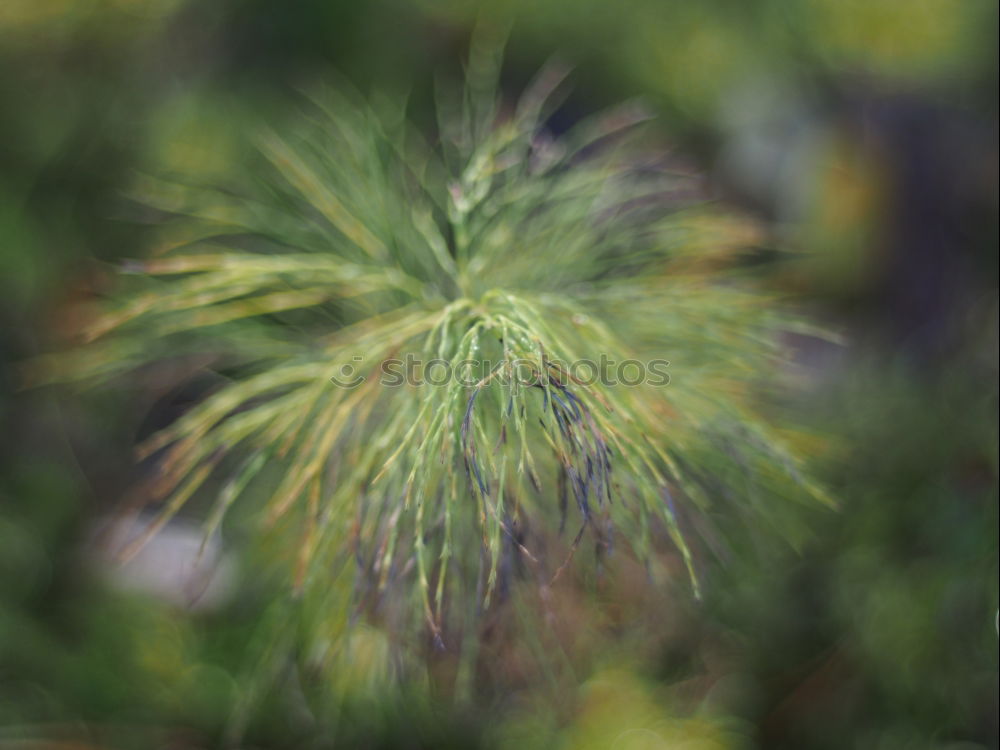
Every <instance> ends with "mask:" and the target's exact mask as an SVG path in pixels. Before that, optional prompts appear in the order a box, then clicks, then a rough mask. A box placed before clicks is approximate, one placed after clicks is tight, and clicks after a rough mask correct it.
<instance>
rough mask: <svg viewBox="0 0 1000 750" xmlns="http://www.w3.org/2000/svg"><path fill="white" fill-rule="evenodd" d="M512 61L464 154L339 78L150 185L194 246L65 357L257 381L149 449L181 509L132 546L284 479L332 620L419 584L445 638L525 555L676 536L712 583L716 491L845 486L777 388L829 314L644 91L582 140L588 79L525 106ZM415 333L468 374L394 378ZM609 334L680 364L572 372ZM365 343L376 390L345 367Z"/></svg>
mask: <svg viewBox="0 0 1000 750" xmlns="http://www.w3.org/2000/svg"><path fill="white" fill-rule="evenodd" d="M498 65H499V62H498V56H497V55H496V54H494V53H486V52H483V51H480V52H478V53H477V54H476V55H474V56H473V59H472V62H471V63H470V68H469V81H468V86H467V88H466V90H465V93H464V96H463V98H462V99H461V100H460V101H457V102H453V103H451V104H450V105H449V104H448V103H444V104H442V111H443V115H442V117H441V135H440V143H439V144H438V146H436V147H432V146H430V145H428V144H427V143H425V142H424V141H422V140H421V139H420V137H419V134H418V133H417V131H416V129H414V128H412V127H410V126H408V125H406V124H405V122H404V120H403V118H402V117H401V116H384V115H383V116H376V114H375V113H374V111H373V110H372V108H371V107H369V106H368V105H367V104H365V103H363V102H358V101H356V100H355V99H353V98H352V97H350V96H347V95H345V94H343V93H336V92H333V91H330V90H320V91H316V92H314V93H313V94H312V95H311V96H310V98H309V100H308V101H307V102H306V103H305V104H304V105H303V109H302V112H301V114H300V116H299V117H298V118H297V119H294V120H293V121H292V124H291V125H288V126H285V127H283V128H280V130H281V132H282V134H281V135H279V134H278V133H277V132H274V131H270V130H268V131H265V132H263V133H262V134H261V135H260V136H259V138H258V140H257V145H258V146H259V152H260V154H261V155H262V157H263V161H255V162H252V163H250V164H249V166H248V167H247V168H246V169H243V170H241V169H238V168H236V167H234V174H233V177H232V179H230V180H227V182H226V184H224V185H222V186H218V185H215V186H206V185H198V184H191V181H190V180H188V181H187V182H186V183H185V182H182V181H181V180H180V179H174V180H172V181H171V180H165V179H145V180H143V181H142V184H141V186H140V189H139V197H140V199H141V200H142V201H143V202H144V203H145V204H147V205H150V206H153V207H155V208H157V209H159V210H161V211H163V212H164V214H165V222H164V227H165V230H164V231H165V232H166V233H167V235H168V236H169V241H167V242H166V243H165V244H164V247H163V248H161V251H160V253H159V254H158V255H156V256H154V257H153V258H152V259H149V260H146V261H144V262H141V263H136V264H133V265H130V266H129V267H128V268H127V269H125V270H126V271H127V272H128V274H130V276H129V279H130V281H131V285H132V287H133V288H131V289H129V290H128V291H127V293H126V294H125V295H124V299H123V300H121V301H119V302H118V303H117V304H115V305H114V306H113V309H112V310H110V311H108V312H106V313H105V314H103V315H102V316H101V317H99V318H98V319H96V320H95V321H93V322H91V323H90V324H89V325H87V326H86V328H85V330H84V333H83V336H84V338H85V344H84V345H83V346H82V347H80V348H79V349H78V350H76V351H75V352H72V353H71V354H70V355H68V356H61V358H60V359H59V363H60V365H59V367H60V372H61V373H63V374H66V373H68V374H69V375H70V376H72V377H73V378H75V379H78V380H82V381H90V382H94V383H99V382H107V381H108V380H109V379H113V378H115V377H119V376H120V375H122V374H123V373H125V372H129V371H132V370H134V369H136V368H137V367H139V366H142V365H147V364H150V363H157V362H162V361H165V360H170V359H174V358H176V357H178V356H181V355H184V354H191V353H207V354H209V355H211V356H212V357H213V358H214V359H213V366H217V367H220V368H221V367H225V368H226V372H227V373H228V374H229V376H230V377H231V381H230V382H229V383H228V384H226V385H225V386H224V387H221V388H219V389H218V390H217V391H215V392H213V393H211V394H210V395H208V396H207V397H206V398H204V400H202V401H201V402H200V403H199V404H197V405H196V406H194V407H193V408H192V409H190V410H189V411H188V412H187V413H185V414H184V415H183V416H181V417H180V418H178V419H177V420H176V421H175V422H174V423H173V424H171V425H170V426H168V427H167V428H165V429H164V430H162V431H161V432H159V433H157V434H156V435H154V436H153V437H152V438H150V439H149V440H147V441H146V442H144V443H143V444H142V445H141V446H140V449H139V450H140V454H141V455H142V456H151V455H154V454H155V455H157V456H159V459H158V472H157V475H156V476H155V477H154V479H153V480H152V481H150V483H149V485H148V486H146V487H144V488H143V489H142V490H141V491H140V492H139V493H138V494H139V495H140V496H141V497H142V498H143V500H144V501H145V502H160V503H161V506H160V509H159V513H158V516H157V517H156V520H155V521H153V522H152V524H151V525H150V527H149V528H148V530H147V532H146V533H145V534H144V535H143V536H142V537H141V538H140V539H137V540H135V541H134V542H133V544H132V545H131V546H130V548H129V549H128V550H126V551H125V554H126V555H128V554H130V553H131V552H134V551H135V550H136V549H137V548H138V547H139V546H141V544H142V543H143V541H144V540H145V539H147V538H148V537H149V536H150V535H151V534H154V533H155V532H156V531H157V530H158V529H159V528H161V527H162V526H163V525H164V524H165V523H167V522H168V521H169V519H170V518H171V517H172V516H173V515H174V514H176V513H177V512H178V511H179V510H180V509H181V508H182V507H183V506H184V505H185V503H186V502H188V500H189V499H190V498H192V496H194V495H195V493H198V492H203V493H206V494H212V495H215V497H216V499H215V501H214V508H213V510H212V511H211V513H210V514H209V516H208V519H207V521H206V527H207V528H206V534H207V535H210V534H212V533H213V532H214V531H215V530H216V529H217V528H218V527H219V525H220V524H221V523H222V521H223V518H224V516H225V514H226V512H227V510H228V509H229V508H230V506H231V504H232V503H234V502H235V501H236V500H237V499H238V498H239V497H240V496H241V494H242V493H244V491H246V490H247V488H248V487H255V488H258V492H257V494H258V495H263V496H264V497H266V498H267V499H266V502H265V504H264V507H263V508H262V509H261V512H262V514H263V517H264V520H265V523H266V524H269V525H271V526H274V527H275V533H276V535H277V538H279V539H282V540H285V542H284V543H285V544H287V545H288V546H289V547H295V552H294V555H295V557H296V563H295V564H294V566H293V567H294V568H295V571H296V572H295V573H294V578H295V586H296V587H297V588H298V589H299V590H300V591H301V592H302V594H303V597H304V600H305V601H308V602H310V606H311V607H312V608H313V610H314V611H316V612H318V613H320V617H321V618H333V619H337V620H338V622H341V623H343V622H346V621H347V619H348V618H349V616H350V614H351V613H352V612H353V611H356V609H357V608H358V607H359V606H362V605H366V604H367V605H371V604H372V603H373V602H380V601H385V600H386V599H385V595H386V592H387V591H392V593H393V597H392V606H393V607H395V610H394V611H396V612H398V614H399V617H400V618H401V620H402V621H404V622H408V623H411V624H413V623H414V622H420V621H422V622H423V623H424V624H425V625H426V628H427V631H428V632H429V633H431V634H432V635H433V636H434V638H435V640H436V641H437V642H438V643H439V644H444V643H445V642H446V641H447V634H448V632H449V631H450V630H456V629H462V628H467V627H468V624H469V622H470V621H471V620H470V619H469V618H468V617H465V616H464V615H462V614H461V613H464V612H467V611H468V609H469V607H473V608H475V607H479V606H482V605H484V604H488V603H489V602H490V601H491V600H492V599H495V596H496V592H497V589H498V587H499V586H501V585H502V584H503V582H504V580H505V579H506V576H507V573H506V572H505V571H507V570H509V568H510V564H511V562H512V561H514V560H516V561H517V563H518V565H520V566H521V567H522V569H523V571H524V574H525V575H526V576H527V577H529V578H533V579H534V580H536V581H537V582H538V584H539V585H541V586H550V585H552V584H553V582H554V581H556V580H557V579H558V578H559V576H560V574H561V573H562V571H563V570H564V569H565V567H566V565H567V564H568V563H569V560H570V558H571V557H572V556H573V552H574V551H575V550H576V549H577V547H578V545H580V544H581V543H582V542H583V540H584V539H585V538H586V537H587V535H588V532H589V534H590V536H591V538H592V539H593V541H594V543H595V546H596V549H597V551H598V553H599V554H602V555H603V554H604V553H606V552H607V550H608V549H609V548H610V547H611V546H612V543H613V541H614V539H615V538H616V537H621V538H623V539H625V540H627V542H628V546H629V547H630V548H631V550H632V551H633V553H634V554H635V555H637V556H638V557H639V558H640V559H642V560H647V561H650V562H651V564H658V563H657V561H656V559H655V558H654V556H653V555H652V551H653V549H654V548H655V547H656V545H657V544H658V540H660V539H663V538H666V537H669V538H670V539H672V540H673V542H674V544H675V545H676V548H677V549H678V550H679V551H680V555H681V556H682V558H683V560H684V562H685V564H686V566H687V568H688V571H689V573H690V578H691V581H692V583H693V585H694V587H695V590H697V586H698V576H697V572H696V569H695V568H696V566H695V564H694V561H693V556H692V552H691V541H692V538H691V531H692V530H693V529H695V528H698V529H699V530H703V529H704V528H707V526H706V521H705V519H707V518H708V515H707V514H702V512H703V511H708V510H710V509H713V508H718V507H719V505H720V503H730V506H729V507H731V508H733V511H734V512H735V513H743V512H744V511H748V512H750V513H752V514H758V513H759V514H764V515H765V516H772V517H773V516H777V515H780V505H781V502H782V500H783V499H786V498H790V497H797V496H800V495H801V494H802V491H803V488H805V489H806V491H807V492H808V493H811V494H812V495H813V496H815V497H818V498H822V493H821V492H820V491H819V490H818V489H816V488H815V487H812V486H810V485H809V484H808V482H807V481H806V480H804V479H803V478H802V476H801V472H800V463H801V460H800V458H799V457H798V455H797V454H796V452H795V451H794V450H793V449H792V447H790V441H791V440H792V439H793V438H792V436H791V435H790V433H788V432H787V431H783V430H778V429H775V428H773V427H771V426H770V425H769V424H768V422H767V421H766V420H765V419H763V418H762V417H760V416H759V415H758V414H757V413H756V412H755V410H754V408H753V403H754V400H755V397H754V392H755V390H756V389H758V388H759V387H761V384H762V383H763V382H764V381H765V380H766V378H767V377H768V376H769V374H770V373H773V372H774V368H775V365H776V364H778V363H780V362H781V360H782V357H783V353H782V350H781V347H780V345H779V343H778V336H779V334H780V333H781V332H783V331H787V330H789V329H792V328H795V327H798V326H800V325H801V323H800V322H799V321H797V320H796V319H795V318H794V317H792V316H789V315H787V314H786V313H784V312H782V310H781V308H780V305H778V303H777V300H775V299H774V298H773V296H772V295H770V294H768V293H766V292H764V291H761V290H760V289H759V288H758V287H757V286H755V285H754V284H753V282H752V279H750V278H748V277H749V275H750V274H749V272H748V271H747V270H746V269H745V268H744V267H742V266H741V264H739V263H738V262H736V261H737V260H738V258H737V256H738V252H739V250H740V249H741V248H742V247H743V245H744V244H745V239H746V235H747V224H746V223H745V222H741V221H739V220H737V219H735V218H733V217H727V216H725V215H723V214H721V213H719V212H717V211H714V210H712V209H710V208H706V207H704V206H700V205H698V204H697V202H696V201H694V200H692V199H690V198H685V197H684V196H685V194H687V193H690V191H691V185H692V182H693V180H692V177H691V176H690V175H686V174H684V173H680V172H677V171H675V170H671V169H670V168H669V160H667V159H665V158H664V157H663V155H662V154H657V153H650V152H649V151H648V150H646V149H644V148H642V147H641V146H640V145H639V144H637V142H636V140H637V139H636V138H633V137H631V136H630V134H631V133H632V132H633V130H634V128H633V126H636V125H637V124H638V123H639V122H640V121H641V120H643V119H644V116H643V114H642V112H641V111H640V110H639V109H638V108H636V107H634V106H633V107H624V108H621V109H619V110H616V111H613V112H611V113H608V114H605V115H601V116H598V117H596V118H593V119H590V120H586V121H583V122H581V123H580V124H579V125H577V126H576V127H574V128H573V129H572V130H571V131H570V132H568V133H567V134H565V135H563V136H561V137H559V138H553V137H551V136H550V135H549V134H548V133H547V131H546V128H545V121H546V117H547V114H548V112H549V111H550V108H551V106H552V105H551V104H550V102H551V101H552V94H553V92H554V91H556V90H557V88H558V87H559V86H560V84H561V82H562V78H563V76H562V74H561V72H559V71H557V70H555V69H549V70H547V71H545V72H544V73H543V74H542V75H540V76H539V78H538V79H537V80H536V81H535V82H534V84H533V85H532V86H531V87H530V89H529V90H528V92H527V93H526V94H525V95H524V97H523V98H522V99H521V100H520V101H519V102H518V104H517V106H516V107H515V108H513V109H512V110H509V111H507V110H503V109H501V107H500V106H499V102H498V100H497V98H496V95H495V91H494V83H495V77H496V70H497V67H498ZM134 287H138V288H134ZM407 355H410V356H411V357H413V358H415V359H417V360H420V361H423V362H424V363H427V362H429V361H430V360H437V362H438V365H439V366H442V367H444V365H443V364H442V363H445V364H446V365H447V368H450V370H451V371H453V372H459V373H463V374H464V375H465V377H464V378H462V379H459V378H454V377H453V378H451V379H449V380H448V382H446V383H444V384H441V385H430V384H427V383H425V384H423V385H414V384H411V385H402V386H400V387H387V386H386V385H385V384H384V382H382V378H381V377H380V376H381V375H383V374H385V371H386V363H387V362H389V361H396V360H404V359H405V358H406V356H407ZM602 356H604V357H606V358H608V359H610V360H613V361H615V362H619V363H620V362H624V361H636V362H639V363H648V362H650V361H653V360H669V362H670V363H671V364H670V372H671V373H672V379H671V380H670V382H669V385H667V384H665V382H664V379H662V378H661V380H660V381H659V382H656V383H653V382H642V383H638V384H635V385H632V386H625V385H617V386H613V385H609V384H607V383H603V382H595V383H592V384H588V383H585V382H584V379H583V378H582V377H580V376H579V372H575V371H572V370H571V368H570V367H569V365H568V363H572V362H578V361H582V360H588V361H598V360H600V358H601V357H602ZM486 363H490V364H489V365H487V364H486ZM661 364H662V363H661ZM345 365H351V366H352V367H355V368H356V369H357V370H358V371H359V373H360V375H361V376H362V377H363V382H361V383H360V384H357V385H356V386H354V387H346V386H345V385H343V384H337V383H334V382H331V377H336V376H337V375H338V373H340V372H341V368H343V367H344V366H345ZM589 372H591V371H590V370H589V369H588V373H589ZM469 373H473V374H472V375H469ZM428 374H430V373H429V371H426V372H424V375H428ZM276 474H280V478H279V479H277V480H275V476H276ZM217 476H218V477H225V480H224V483H223V484H222V486H221V487H216V486H214V485H213V483H212V481H213V480H212V479H211V478H213V477H217ZM260 488H263V489H260ZM682 508H686V509H688V510H686V511H682V510H681V509H682ZM681 514H683V515H685V516H687V517H688V518H689V522H687V528H686V529H685V528H683V527H684V526H685V522H683V521H682V520H681V518H680V515H681ZM699 518H701V519H702V520H701V521H698V520H697V519H699ZM566 524H572V525H571V527H570V528H569V529H568V530H566V531H565V532H563V528H562V527H563V526H564V525H566ZM562 533H565V539H566V541H565V543H562V544H560V543H558V541H557V540H558V539H559V538H560V534H562ZM352 567H353V568H354V569H355V570H356V575H355V576H354V580H353V581H347V580H346V577H345V576H341V577H339V578H338V577H337V574H338V573H344V572H345V571H349V570H350V569H351V568H352ZM331 571H332V573H331ZM334 581H336V582H337V583H336V584H335V583H334ZM455 613H459V616H457V617H452V618H450V616H449V615H450V614H455ZM450 623H457V624H450ZM325 632H327V633H336V632H341V631H340V630H337V629H336V628H333V627H330V626H327V627H326V631H325ZM345 648H346V646H345Z"/></svg>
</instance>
